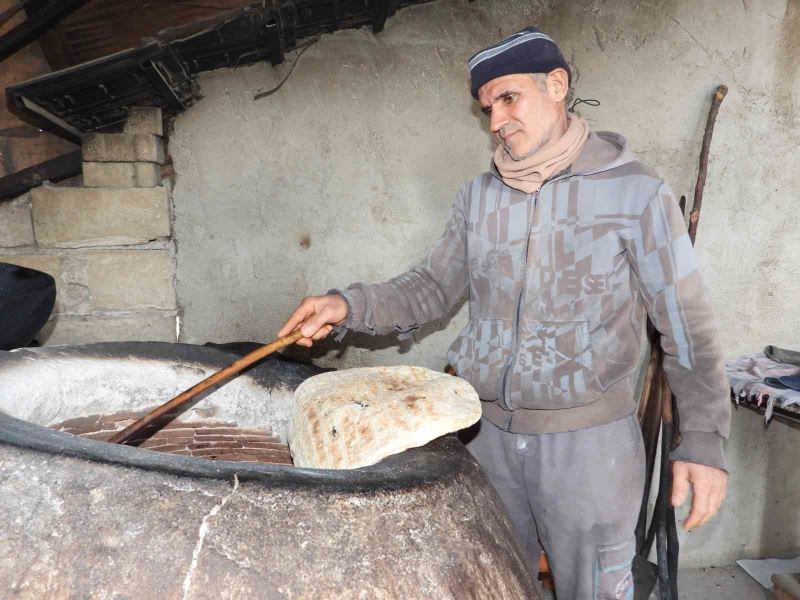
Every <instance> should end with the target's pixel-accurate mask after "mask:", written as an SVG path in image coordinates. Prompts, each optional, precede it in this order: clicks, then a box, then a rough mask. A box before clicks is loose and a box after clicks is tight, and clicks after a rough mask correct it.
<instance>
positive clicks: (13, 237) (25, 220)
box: [0, 194, 35, 248]
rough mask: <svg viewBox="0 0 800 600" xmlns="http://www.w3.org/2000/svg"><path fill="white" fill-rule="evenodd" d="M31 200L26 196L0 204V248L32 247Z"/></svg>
mask: <svg viewBox="0 0 800 600" xmlns="http://www.w3.org/2000/svg"><path fill="white" fill-rule="evenodd" d="M34 243H35V242H34V239H33V223H32V221H31V198H30V196H29V195H28V194H25V195H24V196H22V197H20V198H17V199H15V200H11V201H6V202H0V247H2V248H15V247H17V246H33V245H34Z"/></svg>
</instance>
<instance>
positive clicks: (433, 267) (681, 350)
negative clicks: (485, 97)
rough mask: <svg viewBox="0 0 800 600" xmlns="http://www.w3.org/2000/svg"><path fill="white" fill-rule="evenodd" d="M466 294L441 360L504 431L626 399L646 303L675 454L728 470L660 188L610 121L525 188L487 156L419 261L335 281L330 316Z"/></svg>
mask: <svg viewBox="0 0 800 600" xmlns="http://www.w3.org/2000/svg"><path fill="white" fill-rule="evenodd" d="M465 292H468V293H469V323H468V324H467V326H466V327H465V328H464V330H463V331H462V332H461V333H460V335H459V336H458V338H457V339H456V340H455V342H453V344H452V346H451V347H450V350H449V352H448V354H447V358H448V360H449V361H450V364H452V365H453V366H454V367H455V369H456V371H457V373H458V375H459V376H461V377H463V378H464V379H466V380H467V381H469V382H470V383H471V384H472V385H473V386H474V387H475V389H476V390H477V391H478V394H479V395H480V397H481V399H482V400H483V414H484V416H485V417H486V418H487V419H489V420H490V421H491V422H492V423H494V424H495V425H497V426H498V427H500V428H501V429H504V430H506V431H512V432H515V433H553V432H560V431H572V430H576V429H582V428H585V427H591V426H595V425H602V424H605V423H609V422H611V421H615V420H617V419H621V418H623V417H625V416H628V415H630V414H631V413H632V412H633V411H634V410H635V408H636V405H635V400H634V396H633V377H634V376H635V375H636V373H635V371H636V367H637V365H638V362H639V357H640V355H641V349H642V348H641V344H642V343H643V341H642V340H643V336H642V330H643V326H644V323H645V313H647V314H649V315H650V317H651V319H652V320H653V323H654V324H655V326H656V328H657V329H658V331H659V333H660V334H661V343H662V347H663V349H664V352H665V359H664V367H665V370H666V372H667V377H668V380H669V383H670V386H671V388H672V390H673V392H674V394H675V396H676V399H677V403H678V409H679V412H680V426H681V433H682V434H683V442H682V444H681V445H680V446H679V447H678V449H677V450H675V452H674V453H673V458H674V459H677V460H687V461H690V462H696V463H701V464H706V465H709V466H713V467H718V468H725V464H724V455H723V452H722V440H723V438H727V437H728V434H729V430H730V419H731V409H730V401H729V389H728V381H727V377H726V374H725V366H724V361H723V355H722V350H721V347H720V343H719V338H718V334H717V330H716V326H715V323H714V317H713V315H712V312H711V308H710V305H709V302H708V298H707V296H706V292H705V288H704V285H703V282H702V279H701V277H700V273H699V271H698V269H697V265H696V261H695V257H694V251H693V249H692V246H691V243H690V241H689V236H688V234H687V232H686V226H685V223H684V220H683V217H682V215H681V213H680V210H679V209H678V206H677V204H676V202H675V199H674V197H673V195H672V192H671V191H670V189H669V187H668V186H667V185H666V184H665V183H664V181H663V180H662V179H660V178H659V177H658V176H657V175H656V174H655V173H654V172H653V171H652V170H650V169H649V168H648V167H646V166H645V165H643V164H642V163H641V162H639V161H638V160H637V159H636V157H635V156H634V155H633V154H632V153H631V152H630V151H629V150H628V148H627V143H626V141H625V139H624V138H623V137H622V136H620V135H618V134H615V133H609V132H596V133H594V132H593V133H591V134H590V136H589V139H588V140H587V142H586V145H585V147H584V149H583V151H582V152H581V154H580V155H579V157H578V158H577V160H576V161H575V162H574V163H573V165H572V167H571V168H570V169H568V170H567V171H565V172H562V173H561V174H559V175H557V176H555V177H553V178H551V179H550V180H548V181H546V182H545V183H544V184H543V186H542V187H541V189H540V190H539V191H538V192H536V193H534V194H526V193H524V192H521V191H518V190H515V189H513V188H510V187H508V186H507V185H505V184H504V183H503V181H502V179H501V178H500V175H499V174H498V173H497V171H496V170H494V168H493V169H492V170H491V171H489V172H487V173H484V174H482V175H479V176H478V177H476V178H475V179H473V180H472V181H471V182H469V183H467V184H466V185H465V186H464V187H463V188H462V189H461V190H460V192H459V193H458V196H457V198H456V201H455V204H454V205H453V207H452V209H451V210H450V215H449V218H448V221H447V225H446V227H445V231H444V233H443V234H442V236H441V237H440V238H439V240H438V241H437V242H436V244H435V245H434V247H433V249H432V250H431V251H430V253H429V254H428V256H427V257H426V258H425V260H423V261H422V263H420V264H419V265H418V266H415V267H413V268H412V269H410V270H409V271H407V272H405V273H403V274H401V275H399V276H397V277H395V278H393V279H391V280H389V281H387V282H385V283H380V284H374V285H364V284H360V283H357V284H354V285H352V286H350V287H349V288H348V289H347V290H344V291H341V292H339V293H341V294H342V295H343V296H344V298H345V299H346V300H347V303H348V306H349V314H348V317H347V320H346V321H345V323H344V324H343V329H349V330H354V331H359V332H366V333H371V334H387V333H392V332H395V333H406V334H407V333H409V332H411V331H413V330H415V329H417V328H419V327H420V326H422V325H424V324H425V323H427V322H429V321H432V320H435V319H439V318H441V317H443V316H445V315H446V314H447V313H448V311H449V310H450V309H451V308H452V307H453V306H454V305H455V304H456V303H457V302H458V300H459V299H460V298H461V297H462V296H463V294H464V293H465Z"/></svg>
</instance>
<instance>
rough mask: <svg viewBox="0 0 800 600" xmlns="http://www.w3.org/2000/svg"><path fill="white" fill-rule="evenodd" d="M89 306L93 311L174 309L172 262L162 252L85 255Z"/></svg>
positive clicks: (173, 272) (114, 251) (141, 251)
mask: <svg viewBox="0 0 800 600" xmlns="http://www.w3.org/2000/svg"><path fill="white" fill-rule="evenodd" d="M86 261H87V269H86V280H87V287H88V288H89V295H90V298H91V300H90V306H91V308H92V309H96V310H132V309H144V308H160V309H173V310H174V309H175V308H176V302H175V287H174V279H175V263H174V261H173V259H172V256H171V255H170V253H169V252H167V251H165V250H110V251H106V252H100V251H92V252H87V253H86Z"/></svg>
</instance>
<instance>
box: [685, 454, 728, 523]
mask: <svg viewBox="0 0 800 600" xmlns="http://www.w3.org/2000/svg"><path fill="white" fill-rule="evenodd" d="M690 483H691V484H692V511H691V512H690V513H689V516H688V517H687V519H686V520H685V521H684V522H683V527H684V528H685V529H688V530H690V529H693V528H695V527H699V526H700V525H703V524H704V523H705V522H706V521H708V520H709V519H710V518H711V517H713V516H714V515H715V514H717V511H718V510H719V507H720V505H721V504H722V501H723V500H724V499H725V491H726V490H727V488H728V474H727V473H726V472H725V471H723V470H722V469H715V468H714V467H707V466H706V465H699V464H697V463H689V462H683V461H680V460H676V461H675V462H674V463H673V464H672V506H680V505H681V504H683V503H684V502H685V501H686V496H688V494H689V484H690Z"/></svg>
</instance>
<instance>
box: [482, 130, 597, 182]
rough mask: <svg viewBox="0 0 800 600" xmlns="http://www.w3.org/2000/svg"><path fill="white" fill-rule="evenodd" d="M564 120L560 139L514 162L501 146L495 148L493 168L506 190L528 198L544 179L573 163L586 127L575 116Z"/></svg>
mask: <svg viewBox="0 0 800 600" xmlns="http://www.w3.org/2000/svg"><path fill="white" fill-rule="evenodd" d="M568 119H569V125H568V126H567V130H566V131H565V132H564V135H562V136H561V137H560V138H558V139H557V140H556V141H554V142H553V141H551V142H548V144H547V145H545V146H543V147H542V148H539V149H538V150H537V151H536V152H534V153H533V154H531V155H530V156H527V157H525V158H523V159H520V160H514V159H513V158H511V156H510V155H509V154H508V152H506V149H505V148H504V147H503V145H502V144H500V145H499V146H497V150H496V151H495V153H494V164H495V166H496V167H497V170H498V171H499V172H500V175H501V176H502V177H503V181H504V182H505V184H506V185H507V186H509V187H512V188H514V189H515V190H520V191H522V192H525V193H526V194H532V193H534V192H535V191H537V190H538V189H539V188H540V187H542V183H543V182H544V181H546V180H547V178H548V177H550V176H551V175H554V174H557V173H560V172H561V171H563V170H564V169H566V168H568V167H569V166H570V165H571V164H572V163H573V162H575V159H576V158H578V155H579V154H580V153H581V150H583V145H584V144H585V143H586V139H587V138H588V137H589V125H588V124H587V123H586V121H585V120H584V119H582V118H581V117H579V116H577V115H568Z"/></svg>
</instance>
